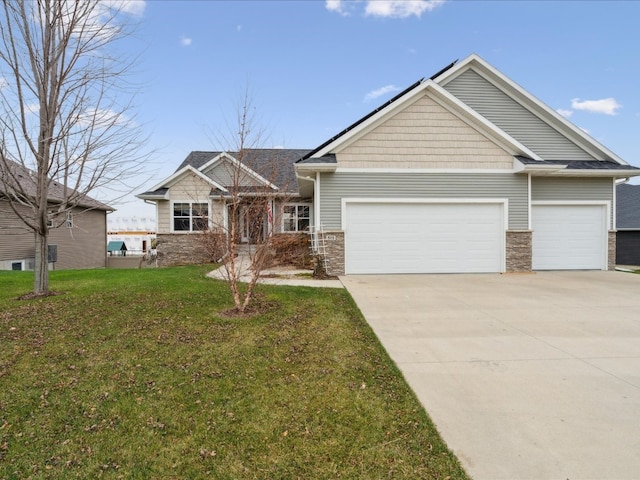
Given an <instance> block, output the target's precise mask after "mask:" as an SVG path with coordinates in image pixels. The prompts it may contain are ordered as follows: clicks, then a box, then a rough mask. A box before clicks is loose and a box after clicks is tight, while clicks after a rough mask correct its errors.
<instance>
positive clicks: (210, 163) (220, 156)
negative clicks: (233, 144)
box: [198, 152, 233, 172]
mask: <svg viewBox="0 0 640 480" xmlns="http://www.w3.org/2000/svg"><path fill="white" fill-rule="evenodd" d="M223 158H228V159H230V160H233V157H231V156H230V155H229V154H228V153H227V152H221V153H219V154H218V155H216V156H215V157H213V158H212V159H211V160H209V161H208V162H207V163H205V164H204V165H202V166H201V167H200V168H198V170H200V171H201V172H204V171H205V170H206V169H207V168H209V167H211V166H213V165H215V164H216V163H218V162H220V161H221V160H222V159H223Z"/></svg>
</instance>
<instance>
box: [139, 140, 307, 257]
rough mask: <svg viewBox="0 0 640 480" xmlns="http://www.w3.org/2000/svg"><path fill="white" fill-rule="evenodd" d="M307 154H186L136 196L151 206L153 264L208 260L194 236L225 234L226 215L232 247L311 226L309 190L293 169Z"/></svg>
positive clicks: (259, 151)
mask: <svg viewBox="0 0 640 480" xmlns="http://www.w3.org/2000/svg"><path fill="white" fill-rule="evenodd" d="M307 153H309V150H291V149H251V150H245V151H242V152H217V151H216V152H209V151H194V152H191V153H190V154H189V155H188V156H187V158H186V159H185V160H184V161H183V162H182V164H180V165H179V166H178V168H177V169H176V171H175V172H174V173H173V174H172V175H171V176H169V177H168V178H166V179H164V180H162V181H161V182H159V183H158V184H157V185H155V186H153V187H152V188H151V189H150V190H149V191H147V192H144V193H142V194H139V195H137V197H138V198H140V199H143V200H145V201H147V202H154V203H155V204H156V218H157V234H156V238H157V251H158V263H159V265H161V266H166V265H181V264H188V263H198V262H206V261H211V258H209V257H208V254H207V253H206V252H205V251H204V250H205V249H203V246H202V239H201V238H200V236H199V235H197V234H199V233H201V232H202V231H205V230H209V229H211V230H216V229H219V230H222V231H228V228H227V227H228V225H229V217H230V215H237V220H238V221H237V223H236V224H237V225H238V226H239V231H238V232H235V234H236V238H237V242H238V243H246V244H251V243H255V242H256V241H259V240H260V239H262V238H264V237H265V236H266V235H268V234H271V233H296V232H306V231H307V230H308V227H309V225H312V224H313V208H312V203H311V202H312V198H313V185H312V182H305V183H304V185H299V184H298V179H297V177H296V173H295V170H294V167H293V165H294V163H295V161H296V160H298V159H300V158H301V157H303V156H304V155H306V154H307ZM234 194H235V195H236V196H238V197H240V198H242V199H243V201H242V202H241V203H240V205H239V206H238V208H237V209H233V208H232V207H231V206H230V202H231V200H232V197H233V196H234ZM256 198H258V199H264V202H258V203H257V202H256ZM257 204H258V205H259V207H260V208H259V209H258V210H257V211H256V205H257ZM232 212H235V213H232Z"/></svg>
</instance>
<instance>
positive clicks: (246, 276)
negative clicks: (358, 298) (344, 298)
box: [207, 256, 344, 288]
mask: <svg viewBox="0 0 640 480" xmlns="http://www.w3.org/2000/svg"><path fill="white" fill-rule="evenodd" d="M238 258H239V259H240V260H236V261H237V265H238V266H239V267H240V276H239V279H240V281H241V282H249V281H250V280H251V271H250V267H251V259H250V258H249V257H248V256H247V257H238ZM312 273H313V272H312V271H311V270H298V269H291V268H271V269H265V270H263V271H262V272H261V273H260V275H261V278H260V280H258V282H259V283H263V284H267V285H290V286H295V287H316V288H344V285H342V282H341V281H340V280H338V279H326V280H324V279H323V280H319V279H316V278H312V277H311V274H312ZM207 276H208V277H209V278H216V279H218V280H226V279H227V278H228V277H227V272H226V270H225V269H224V266H221V267H220V268H217V269H216V270H214V271H212V272H209V273H208V274H207Z"/></svg>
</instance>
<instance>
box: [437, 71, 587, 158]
mask: <svg viewBox="0 0 640 480" xmlns="http://www.w3.org/2000/svg"><path fill="white" fill-rule="evenodd" d="M441 86H442V87H443V88H444V89H445V90H447V91H448V92H450V93H451V94H452V95H454V96H455V97H457V98H458V99H460V100H461V101H462V102H464V103H466V104H467V105H469V106H470V107H471V108H472V109H474V110H475V111H477V112H478V113H480V114H481V115H482V116H484V117H486V118H487V119H488V120H489V121H490V122H492V123H494V124H495V125H496V126H498V127H499V128H501V129H502V130H504V131H505V132H506V133H508V134H509V135H511V136H512V137H513V138H515V139H516V140H518V141H519V142H521V143H523V144H524V145H526V146H527V147H529V148H530V149H531V150H532V151H534V152H535V153H536V154H538V155H539V156H540V157H542V159H544V160H598V159H597V158H595V157H594V156H592V155H590V154H589V153H588V152H586V151H585V150H584V149H582V148H580V147H579V146H578V145H576V144H575V143H574V142H572V141H571V140H570V139H569V138H567V137H566V136H564V135H562V134H561V133H560V132H559V131H558V130H556V129H555V128H553V127H552V126H550V125H549V124H548V123H547V122H545V121H544V120H542V119H541V118H540V117H539V116H538V115H536V114H535V113H533V112H532V111H530V110H529V109H527V108H525V107H524V106H523V105H522V104H520V103H519V102H517V101H516V100H515V99H514V98H512V97H511V96H509V95H507V94H506V93H505V92H504V91H503V90H502V89H500V88H498V87H497V86H495V85H494V84H492V83H491V82H489V81H488V80H487V79H486V78H484V77H483V76H482V75H480V74H478V73H476V72H475V71H473V70H472V69H467V70H466V71H464V72H463V73H461V74H459V75H457V76H456V77H454V78H453V79H451V80H449V81H447V82H446V83H444V84H441Z"/></svg>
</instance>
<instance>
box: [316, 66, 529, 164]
mask: <svg viewBox="0 0 640 480" xmlns="http://www.w3.org/2000/svg"><path fill="white" fill-rule="evenodd" d="M454 68H455V67H454ZM425 93H426V94H430V97H431V98H432V99H434V100H436V101H437V102H438V103H439V104H440V105H442V106H443V107H445V108H447V109H448V110H449V111H451V113H452V114H454V115H456V116H457V117H458V118H460V119H461V120H462V121H464V122H465V123H467V124H469V125H470V126H471V127H472V128H475V129H476V130H479V131H480V132H481V133H483V134H484V135H485V136H487V137H488V138H490V139H492V140H493V141H494V142H496V143H497V144H498V145H500V146H501V147H502V148H504V149H505V150H507V151H508V152H509V153H510V154H512V155H524V156H527V157H530V158H532V159H534V160H541V158H540V157H539V156H538V155H536V154H535V153H534V152H533V151H531V150H529V149H528V148H527V147H525V146H524V145H523V144H521V143H520V142H518V141H517V140H515V139H514V138H513V137H511V136H510V135H508V134H507V133H506V132H504V131H503V130H501V129H500V128H498V127H497V126H495V125H494V124H492V123H491V122H489V121H488V120H487V119H486V118H484V117H483V116H482V115H480V114H479V113H477V112H476V111H475V110H473V109H472V108H470V107H469V106H468V105H466V104H465V103H463V102H462V101H460V100H459V99H458V98H456V97H455V96H453V95H452V94H451V93H449V92H448V91H446V90H445V89H444V88H442V87H441V86H440V85H438V84H437V83H436V82H434V81H433V80H426V81H425V82H424V83H422V84H421V85H419V86H418V87H416V88H415V89H413V90H411V91H410V92H408V93H407V95H406V96H405V97H403V98H401V99H399V100H398V101H396V102H394V103H392V104H391V105H389V106H388V107H387V108H385V109H383V110H381V111H380V112H378V113H377V114H376V115H373V116H372V117H371V118H369V119H368V120H367V121H365V122H363V123H362V124H360V125H358V126H357V127H356V128H354V129H353V130H351V131H350V132H348V133H346V134H345V135H343V136H342V137H340V138H338V139H336V141H335V142H332V143H331V144H329V145H327V146H326V147H325V148H323V149H322V150H320V151H318V152H317V153H316V155H315V156H317V157H321V156H323V155H326V154H327V153H338V152H340V150H343V149H344V148H347V147H348V146H349V145H351V144H352V143H353V142H355V141H356V140H357V139H358V138H360V137H361V136H362V135H363V134H365V133H366V132H368V131H370V130H372V129H373V128H375V127H376V126H378V125H379V124H381V123H383V122H384V120H385V119H387V118H388V117H390V116H392V115H394V114H395V113H397V112H399V111H401V110H402V109H403V108H405V107H406V106H407V105H408V104H410V103H412V102H413V101H415V100H416V99H417V98H419V97H420V96H421V95H424V94H425Z"/></svg>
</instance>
